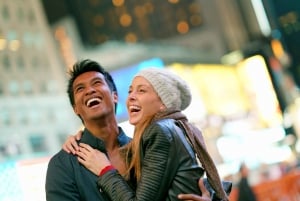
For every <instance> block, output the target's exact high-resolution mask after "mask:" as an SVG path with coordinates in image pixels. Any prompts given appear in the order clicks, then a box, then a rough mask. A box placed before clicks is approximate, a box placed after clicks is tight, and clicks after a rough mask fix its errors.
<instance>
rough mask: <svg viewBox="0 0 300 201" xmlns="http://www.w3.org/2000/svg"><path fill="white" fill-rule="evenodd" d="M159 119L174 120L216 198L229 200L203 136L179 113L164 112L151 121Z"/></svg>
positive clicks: (224, 200) (223, 200)
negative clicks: (183, 133)
mask: <svg viewBox="0 0 300 201" xmlns="http://www.w3.org/2000/svg"><path fill="white" fill-rule="evenodd" d="M159 119H174V120H176V122H177V123H178V124H179V126H180V127H181V128H182V129H183V130H184V132H185V134H186V135H187V137H188V139H189V140H190V142H191V144H192V147H193V149H194V151H195V153H196V155H197V157H198V159H199V160H200V162H201V164H202V167H203V168H204V170H205V172H206V176H207V179H208V182H209V184H210V185H211V186H212V188H213V189H214V190H215V194H216V196H217V197H218V198H219V199H221V200H222V201H228V200H229V198H228V196H227V195H226V193H225V191H224V189H223V187H222V183H221V179H220V176H219V173H218V170H217V168H216V166H215V164H214V162H213V160H212V158H211V156H210V155H209V153H208V152H207V149H206V146H205V142H204V138H203V135H202V133H201V131H200V130H199V129H198V128H197V127H195V126H194V125H192V124H191V123H190V122H189V121H188V119H187V117H186V116H185V115H184V114H183V113H181V112H180V111H166V112H164V113H160V114H158V115H157V116H156V117H155V118H154V119H153V120H154V121H155V120H159Z"/></svg>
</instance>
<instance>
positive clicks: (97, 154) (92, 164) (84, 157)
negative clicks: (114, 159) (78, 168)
mask: <svg viewBox="0 0 300 201" xmlns="http://www.w3.org/2000/svg"><path fill="white" fill-rule="evenodd" d="M77 155H78V161H79V162H80V163H81V164H82V165H84V166H85V167H86V168H87V169H89V170H90V171H91V172H92V173H94V174H95V175H97V176H99V175H100V172H101V171H102V169H103V168H105V167H106V166H109V165H111V163H110V161H109V160H108V158H107V156H106V155H105V154H104V153H102V152H101V151H99V150H97V149H93V148H92V147H91V146H89V145H88V144H84V143H80V144H79V150H78V152H77Z"/></svg>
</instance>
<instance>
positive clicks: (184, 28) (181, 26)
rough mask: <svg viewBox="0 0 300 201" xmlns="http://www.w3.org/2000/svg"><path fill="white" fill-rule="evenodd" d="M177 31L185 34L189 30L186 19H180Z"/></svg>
mask: <svg viewBox="0 0 300 201" xmlns="http://www.w3.org/2000/svg"><path fill="white" fill-rule="evenodd" d="M177 31H178V32H179V33H181V34H185V33H187V32H188V31H189V25H188V23H187V22H186V21H180V22H179V23H178V24H177Z"/></svg>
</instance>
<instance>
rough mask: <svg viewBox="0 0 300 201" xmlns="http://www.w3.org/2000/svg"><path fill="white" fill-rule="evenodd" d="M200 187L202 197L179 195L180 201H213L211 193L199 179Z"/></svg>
mask: <svg viewBox="0 0 300 201" xmlns="http://www.w3.org/2000/svg"><path fill="white" fill-rule="evenodd" d="M198 186H199V189H200V191H201V192H202V195H201V196H200V195H196V194H179V195H178V199H179V200H185V201H211V198H210V194H209V191H208V190H207V189H206V188H205V186H204V183H203V180H202V179H199V182H198Z"/></svg>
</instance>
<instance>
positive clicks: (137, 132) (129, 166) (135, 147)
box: [124, 117, 153, 181]
mask: <svg viewBox="0 0 300 201" xmlns="http://www.w3.org/2000/svg"><path fill="white" fill-rule="evenodd" d="M152 119H153V117H152V118H147V119H146V120H145V121H144V122H143V123H142V124H139V125H137V126H135V128H134V135H133V139H132V141H131V142H130V143H129V144H128V145H127V146H126V147H125V150H124V151H125V152H124V153H125V163H126V173H125V178H126V179H131V178H130V175H131V174H130V173H134V175H135V178H136V180H137V181H139V180H140V179H141V169H142V167H141V166H142V163H141V153H140V144H141V138H142V135H143V133H144V131H145V129H146V128H147V126H148V125H150V123H151V122H152ZM132 171H133V172H132Z"/></svg>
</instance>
